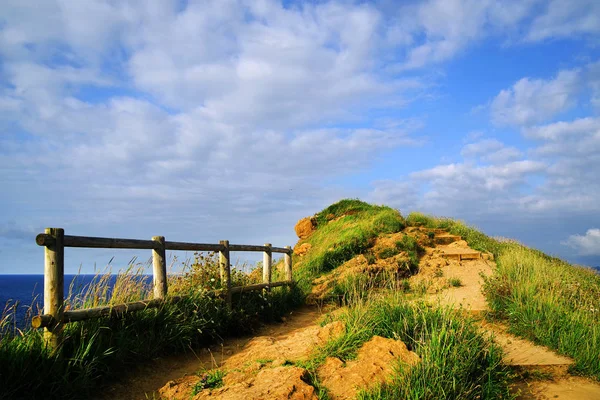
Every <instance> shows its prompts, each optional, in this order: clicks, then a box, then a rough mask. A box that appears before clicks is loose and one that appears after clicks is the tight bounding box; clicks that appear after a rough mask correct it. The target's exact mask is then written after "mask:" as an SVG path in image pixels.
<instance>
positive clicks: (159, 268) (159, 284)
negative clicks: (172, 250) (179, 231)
mask: <svg viewBox="0 0 600 400" xmlns="http://www.w3.org/2000/svg"><path fill="white" fill-rule="evenodd" d="M152 240H153V241H155V242H157V243H158V248H156V249H153V250H152V269H153V272H154V274H153V279H152V281H153V283H154V298H155V299H164V298H166V297H167V290H168V287H167V260H166V252H165V237H164V236H153V237H152Z"/></svg>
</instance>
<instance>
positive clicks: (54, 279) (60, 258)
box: [44, 228, 65, 351]
mask: <svg viewBox="0 0 600 400" xmlns="http://www.w3.org/2000/svg"><path fill="white" fill-rule="evenodd" d="M46 235H50V236H51V237H52V240H51V243H49V244H47V245H46V246H45V250H44V314H48V315H51V316H52V318H53V321H52V324H51V325H50V326H48V327H46V328H45V330H44V341H45V342H46V346H48V347H49V348H51V349H53V350H54V351H56V350H58V348H59V346H60V344H61V341H62V331H63V323H62V320H63V312H64V293H65V246H64V237H65V231H64V229H62V228H46Z"/></svg>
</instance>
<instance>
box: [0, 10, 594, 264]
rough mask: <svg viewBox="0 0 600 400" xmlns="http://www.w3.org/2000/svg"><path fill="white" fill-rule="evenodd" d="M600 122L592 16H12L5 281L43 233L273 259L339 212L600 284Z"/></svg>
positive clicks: (1, 253) (71, 255)
mask: <svg viewBox="0 0 600 400" xmlns="http://www.w3.org/2000/svg"><path fill="white" fill-rule="evenodd" d="M599 113H600V3H599V2H597V1H595V0H573V1H569V2H567V1H554V0H550V1H539V0H525V1H521V0H520V1H511V0H509V1H502V2H500V1H498V2H494V1H486V0H483V1H482V0H476V1H475V0H437V1H422V2H419V1H410V2H400V1H391V0H390V1H386V0H383V1H374V2H355V1H310V2H299V1H293V2H289V1H285V2H281V1H267V0H264V1H242V0H240V1H236V0H217V1H209V0H204V1H185V2H181V1H172V2H169V1H157V2H146V1H143V2H142V1H100V0H98V1H91V0H89V1H77V2H76V1H46V2H43V3H40V2H34V1H22V0H21V1H12V0H7V1H5V2H3V6H2V8H1V10H0V132H1V135H0V182H1V184H2V192H1V193H2V195H1V196H0V239H1V240H0V273H41V272H42V268H43V267H42V266H43V251H42V249H41V248H38V247H36V246H35V244H34V238H35V234H36V233H38V232H41V231H42V230H43V228H44V227H47V226H52V227H63V228H65V231H66V233H67V234H72V235H88V236H109V237H129V238H150V237H151V236H154V235H164V236H166V238H167V240H169V239H171V240H181V241H198V242H215V243H216V242H218V241H219V240H221V239H229V240H230V241H231V242H232V243H248V244H250V243H257V244H260V243H264V242H271V243H273V244H274V245H279V246H284V245H293V244H294V243H295V241H296V238H295V235H294V231H293V226H294V224H295V222H296V221H297V220H298V219H300V218H302V217H304V216H307V215H311V214H313V213H315V212H317V211H319V210H320V209H322V208H323V207H325V206H327V205H329V204H331V203H332V202H334V201H336V200H339V199H341V198H345V197H358V198H361V199H363V200H366V201H370V202H374V203H378V204H387V205H390V206H393V207H396V208H398V209H399V210H400V211H401V212H403V213H405V214H406V213H408V212H410V211H412V210H419V211H423V212H426V213H431V214H435V215H440V216H450V217H455V218H459V219H462V220H464V221H466V222H468V223H470V224H472V225H475V226H477V227H479V228H480V229H482V230H483V231H484V232H486V233H487V234H489V235H492V236H505V237H511V238H515V239H517V240H519V241H521V242H523V243H525V244H528V245H531V246H534V247H538V248H540V249H542V250H544V251H546V252H548V253H550V254H553V255H557V256H560V257H563V258H565V259H567V260H569V261H572V262H577V263H583V264H587V265H600V202H599V201H598V197H599V195H600V179H599V175H600V115H599ZM134 254H138V253H132V252H123V251H116V252H115V251H102V250H74V249H68V250H67V253H66V266H67V273H73V272H76V271H77V270H78V268H79V267H80V266H81V268H82V271H83V272H92V271H93V269H94V267H95V266H96V267H103V266H104V265H106V263H107V262H108V261H109V260H110V259H111V258H112V257H113V256H115V259H114V260H113V263H112V264H113V265H114V266H115V268H119V267H122V266H124V265H125V264H126V263H127V262H128V261H129V259H130V257H131V256H132V255H134ZM138 255H139V257H140V259H145V258H147V257H148V256H149V255H148V254H145V253H139V254H138ZM188 256H189V255H188ZM239 256H240V258H242V259H243V258H244V255H243V254H240V255H239ZM179 257H180V258H185V257H186V255H185V254H180V255H179Z"/></svg>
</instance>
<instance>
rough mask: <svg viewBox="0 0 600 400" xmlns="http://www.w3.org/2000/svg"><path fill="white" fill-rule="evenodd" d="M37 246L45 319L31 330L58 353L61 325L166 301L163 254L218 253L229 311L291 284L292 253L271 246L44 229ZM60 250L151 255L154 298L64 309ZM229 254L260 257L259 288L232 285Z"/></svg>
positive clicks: (174, 298) (38, 318) (39, 319)
mask: <svg viewBox="0 0 600 400" xmlns="http://www.w3.org/2000/svg"><path fill="white" fill-rule="evenodd" d="M35 241H36V243H37V244H38V245H39V246H44V247H45V252H44V253H45V263H44V264H45V265H44V314H43V315H38V316H36V317H33V319H32V326H33V327H34V328H45V331H44V339H45V340H46V343H47V344H48V346H50V347H52V348H57V347H58V346H59V344H60V341H61V333H62V328H63V326H64V324H66V323H69V322H75V321H82V320H86V319H91V318H100V317H104V316H114V317H120V316H122V315H123V314H124V313H127V312H134V311H139V310H144V309H147V308H154V307H158V306H160V305H161V304H163V303H164V302H165V301H167V292H168V287H167V264H166V254H165V252H166V250H184V251H214V252H219V266H220V275H221V282H222V285H223V289H222V293H223V295H224V296H225V298H226V301H227V304H228V305H229V306H231V295H232V294H233V293H241V292H245V291H249V290H261V289H266V290H270V288H272V287H277V286H285V285H291V284H292V283H293V281H292V249H291V247H290V246H287V247H273V246H271V244H270V243H266V244H265V245H264V246H253V245H244V244H229V241H228V240H221V241H220V242H219V244H208V243H185V242H168V241H166V240H165V238H164V236H154V237H153V238H152V240H137V239H115V238H99V237H86V236H69V235H65V232H64V229H62V228H46V231H45V233H40V234H39V235H37V236H36V238H35ZM65 247H87V248H104V249H138V250H144V249H148V250H152V267H153V268H152V270H153V274H152V282H153V289H154V298H153V299H148V300H142V301H136V302H131V303H124V304H118V305H113V306H103V307H95V308H88V309H82V310H70V311H65V310H64V298H63V297H64V249H65ZM232 251H262V252H263V283H261V284H256V285H248V286H235V287H232V286H231V263H230V258H229V254H230V252H232ZM273 253H283V254H284V265H285V281H280V282H271V270H272V254H273ZM168 300H169V301H178V300H180V297H177V296H170V297H169V298H168Z"/></svg>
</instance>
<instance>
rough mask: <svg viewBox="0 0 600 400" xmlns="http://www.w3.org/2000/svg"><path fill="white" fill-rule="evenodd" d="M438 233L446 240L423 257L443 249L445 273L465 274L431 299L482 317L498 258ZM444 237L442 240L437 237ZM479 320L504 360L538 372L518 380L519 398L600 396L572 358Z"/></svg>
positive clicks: (592, 398)
mask: <svg viewBox="0 0 600 400" xmlns="http://www.w3.org/2000/svg"><path fill="white" fill-rule="evenodd" d="M435 235H436V236H435V237H434V242H435V243H440V244H439V245H438V246H437V247H436V249H435V250H428V253H427V254H426V256H425V257H423V258H424V260H422V262H428V259H429V260H431V259H435V254H434V253H435V252H437V253H438V254H439V252H440V251H441V254H442V257H444V258H446V259H447V260H451V262H448V263H447V264H445V265H439V264H438V266H439V267H440V268H441V271H442V273H443V276H444V277H451V278H455V279H459V280H460V282H461V286H459V287H449V288H446V289H444V290H442V291H440V292H438V293H435V294H430V295H428V296H427V297H428V300H429V301H430V302H432V303H437V304H443V305H451V306H454V307H462V308H463V309H465V310H467V311H468V312H470V313H471V314H473V315H475V316H482V315H483V314H484V313H485V312H486V311H488V310H489V309H488V306H487V302H486V300H485V297H484V295H483V291H482V286H483V277H482V275H486V276H489V275H491V274H492V273H493V271H494V270H493V268H494V266H495V263H494V262H493V260H492V259H491V257H490V256H489V255H487V254H481V253H480V252H477V251H475V250H472V249H470V248H469V247H468V245H467V243H466V242H464V241H463V240H462V239H461V238H460V237H452V238H449V236H453V235H446V234H445V233H444V231H439V230H438V231H436V232H435ZM438 237H441V238H442V239H441V240H437V238H438ZM476 254H478V255H479V257H478V256H476ZM456 255H458V256H456ZM465 255H466V257H465ZM471 257H472V258H471ZM479 324H480V327H481V329H482V331H483V332H484V334H486V335H489V336H491V337H493V339H494V340H495V341H496V343H497V344H499V345H500V347H501V348H502V350H503V351H504V360H503V361H504V362H505V363H506V364H507V365H510V366H512V367H514V368H515V369H516V370H517V371H520V372H525V374H526V375H525V376H530V377H533V378H527V379H524V380H523V381H521V382H518V383H515V384H514V386H513V391H514V393H518V397H517V398H518V399H520V400H534V399H535V400H542V399H569V400H599V399H600V384H599V383H598V382H595V381H593V380H592V379H588V378H583V377H575V376H571V375H569V373H568V369H569V367H570V366H571V365H573V364H574V361H573V360H572V359H571V358H569V357H565V356H561V355H559V354H556V353H555V352H554V351H552V350H550V349H548V348H546V347H543V346H538V345H536V344H534V343H532V342H530V341H529V340H525V339H521V338H518V337H516V336H514V335H512V334H510V333H508V327H507V326H506V325H503V324H500V323H491V322H487V321H484V320H483V318H482V319H481V321H480V322H479ZM536 377H542V378H545V379H539V378H536Z"/></svg>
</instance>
